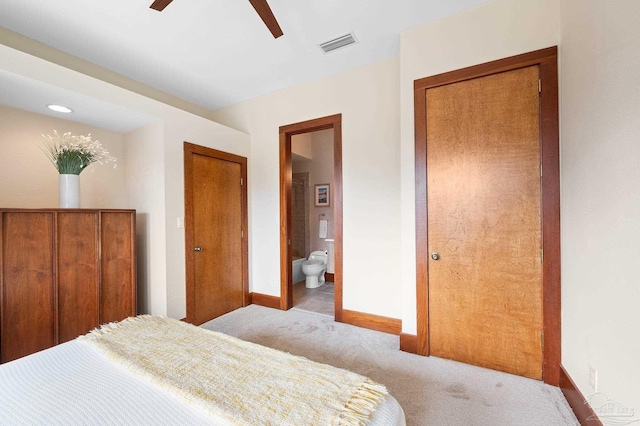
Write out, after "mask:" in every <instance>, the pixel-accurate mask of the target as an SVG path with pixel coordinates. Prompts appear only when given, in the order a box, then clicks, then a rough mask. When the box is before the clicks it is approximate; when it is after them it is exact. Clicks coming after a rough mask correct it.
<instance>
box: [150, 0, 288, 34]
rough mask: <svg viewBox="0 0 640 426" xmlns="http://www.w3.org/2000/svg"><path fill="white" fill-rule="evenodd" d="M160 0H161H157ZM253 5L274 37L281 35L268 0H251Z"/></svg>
mask: <svg viewBox="0 0 640 426" xmlns="http://www.w3.org/2000/svg"><path fill="white" fill-rule="evenodd" d="M156 1H159V0H156ZM249 2H250V3H251V6H253V8H254V9H255V10H256V12H258V15H260V18H261V19H262V20H263V21H264V23H265V25H266V26H267V28H269V31H271V34H273V38H278V37H280V36H281V35H282V34H283V32H282V29H280V25H278V21H276V17H275V16H273V12H272V11H271V8H270V7H269V4H268V3H267V0H249Z"/></svg>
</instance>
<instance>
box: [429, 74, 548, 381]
mask: <svg viewBox="0 0 640 426" xmlns="http://www.w3.org/2000/svg"><path fill="white" fill-rule="evenodd" d="M538 78H539V77H538V67H537V66H532V67H528V68H522V69H517V70H514V71H509V72H503V73H499V74H494V75H490V76H486V77H482V78H476V79H472V80H467V81H463V82H459V83H452V84H448V85H444V86H440V87H435V88H433V89H428V90H427V92H426V96H427V99H426V105H427V177H428V180H427V182H428V184H427V189H428V202H427V208H428V225H427V228H428V235H429V237H428V247H429V253H438V255H435V254H433V258H431V259H430V260H429V342H430V347H431V354H432V355H435V356H440V357H443V358H449V359H454V360H457V361H462V362H466V363H469V364H474V365H479V366H482V367H488V368H492V369H496V370H500V371H505V372H509V373H512V374H518V375H522V376H526V377H531V378H535V379H541V378H542V259H541V248H542V234H541V200H540V194H541V192H540V188H541V186H540V185H541V181H540V176H541V174H540V132H539V125H540V123H539V116H540V113H539V108H540V107H539V91H538Z"/></svg>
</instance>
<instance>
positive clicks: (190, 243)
mask: <svg viewBox="0 0 640 426" xmlns="http://www.w3.org/2000/svg"><path fill="white" fill-rule="evenodd" d="M183 152H184V236H185V276H186V283H185V284H186V292H187V295H186V296H187V297H186V298H187V317H186V319H185V320H186V321H187V322H189V323H193V322H194V320H195V316H194V314H195V304H196V299H195V296H196V295H195V257H194V251H193V250H190V248H191V247H194V246H195V241H194V238H193V226H194V224H193V213H194V212H193V209H194V205H193V187H192V186H191V185H190V182H191V179H192V177H193V163H192V162H191V161H190V158H191V155H192V154H198V155H203V156H205V157H210V158H215V159H217V160H223V161H229V162H232V163H237V164H239V165H240V176H241V178H242V186H241V190H240V191H241V197H242V200H241V204H242V218H241V222H242V265H241V267H242V306H247V305H249V243H248V241H249V226H248V224H249V219H248V213H247V206H248V203H247V186H248V184H247V158H246V157H241V156H239V155H235V154H229V153H228V152H223V151H218V150H217V149H213V148H207V147H204V146H200V145H195V144H192V143H189V142H184V147H183Z"/></svg>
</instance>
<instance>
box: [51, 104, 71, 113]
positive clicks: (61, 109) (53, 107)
mask: <svg viewBox="0 0 640 426" xmlns="http://www.w3.org/2000/svg"><path fill="white" fill-rule="evenodd" d="M47 108H49V109H51V110H53V111H56V112H64V113H65V114H69V113H70V112H73V110H72V109H71V108H69V107H66V106H64V105H55V104H52V105H47Z"/></svg>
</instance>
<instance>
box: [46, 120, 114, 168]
mask: <svg viewBox="0 0 640 426" xmlns="http://www.w3.org/2000/svg"><path fill="white" fill-rule="evenodd" d="M42 138H43V139H44V150H43V151H44V153H45V154H46V155H47V157H48V158H49V160H50V161H51V163H53V165H54V167H55V168H56V169H58V173H60V174H70V175H79V174H80V173H81V172H82V171H83V170H84V169H85V168H86V167H87V166H88V165H89V164H91V163H95V162H97V163H99V164H107V163H113V167H114V168H115V167H116V159H115V158H114V157H112V156H111V155H109V151H107V150H106V149H104V147H103V146H102V144H101V143H100V141H98V140H91V133H89V134H88V135H87V136H83V135H80V136H74V135H72V134H71V132H68V133H63V134H62V136H60V134H58V132H56V131H55V130H54V131H53V136H51V135H42Z"/></svg>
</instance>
